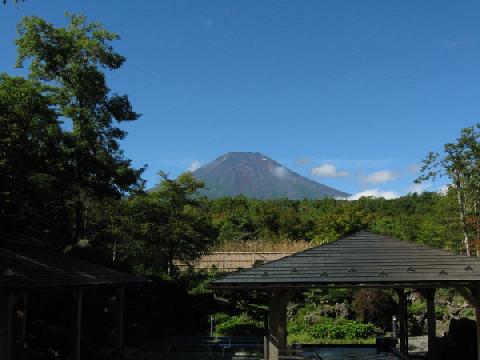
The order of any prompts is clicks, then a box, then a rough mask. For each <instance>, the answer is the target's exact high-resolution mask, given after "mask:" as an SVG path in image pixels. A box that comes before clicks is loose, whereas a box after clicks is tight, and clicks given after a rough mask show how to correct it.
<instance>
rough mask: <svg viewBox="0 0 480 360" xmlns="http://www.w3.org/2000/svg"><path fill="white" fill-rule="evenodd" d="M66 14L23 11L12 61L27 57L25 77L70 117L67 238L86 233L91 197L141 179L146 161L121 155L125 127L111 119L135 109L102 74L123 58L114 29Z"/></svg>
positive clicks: (127, 117) (128, 117)
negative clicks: (139, 165)
mask: <svg viewBox="0 0 480 360" xmlns="http://www.w3.org/2000/svg"><path fill="white" fill-rule="evenodd" d="M68 17H69V19H70V23H69V25H68V26H67V27H65V28H56V27H54V26H53V25H52V24H50V23H47V22H46V21H45V20H43V19H40V18H38V17H34V16H32V17H26V18H24V19H23V20H22V21H21V23H20V24H19V26H18V32H19V35H20V37H19V39H18V40H17V41H16V44H17V47H18V58H17V66H18V67H21V66H22V65H23V64H24V62H26V61H27V60H28V61H29V69H30V74H29V77H30V78H31V79H32V80H34V81H37V82H40V83H42V84H44V85H45V86H47V85H48V87H49V91H50V93H51V99H52V103H53V104H52V107H53V108H54V109H55V111H56V113H57V116H58V117H59V118H61V119H65V120H67V121H71V124H72V130H71V131H66V130H64V138H63V144H62V146H63V155H64V157H65V159H66V160H65V163H64V166H65V169H64V171H65V173H64V178H63V179H62V181H63V182H64V183H65V184H67V185H68V186H67V187H66V189H65V191H66V194H67V195H66V196H67V198H68V206H69V207H70V208H71V209H72V211H71V214H72V217H71V228H72V240H73V242H77V241H78V240H80V239H83V238H85V237H87V235H88V234H87V229H88V223H87V219H88V217H89V216H88V212H89V211H90V209H91V208H92V206H94V204H95V202H96V201H99V200H103V199H107V198H120V197H121V196H122V195H124V194H126V193H128V192H129V191H132V190H134V189H136V188H138V187H139V186H141V180H140V175H141V173H142V170H143V169H140V170H135V169H133V168H132V166H131V161H130V160H128V159H126V158H124V156H123V153H122V150H121V149H120V146H119V140H122V139H123V138H124V137H125V136H126V133H125V131H123V130H122V129H120V128H119V127H117V126H115V123H120V122H122V121H133V120H136V119H138V117H139V115H138V114H137V113H135V112H134V111H133V110H132V106H131V104H130V102H129V100H128V97H127V96H125V95H118V94H112V93H111V90H110V89H109V87H108V85H107V82H106V79H105V74H104V70H105V69H106V70H116V69H118V68H120V67H121V66H122V64H123V63H124V61H125V58H124V57H123V56H121V55H120V54H118V53H116V52H115V51H114V50H113V48H112V47H111V45H110V42H111V41H113V40H117V39H118V38H119V37H118V35H117V34H115V33H112V32H109V31H107V30H105V29H104V28H103V27H102V26H101V25H100V24H98V23H87V21H86V17H84V16H77V15H68ZM68 179H70V180H68Z"/></svg>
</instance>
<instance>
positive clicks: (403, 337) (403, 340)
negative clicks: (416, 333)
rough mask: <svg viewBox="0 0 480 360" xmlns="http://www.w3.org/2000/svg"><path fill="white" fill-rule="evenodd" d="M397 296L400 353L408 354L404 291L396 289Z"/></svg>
mask: <svg viewBox="0 0 480 360" xmlns="http://www.w3.org/2000/svg"><path fill="white" fill-rule="evenodd" d="M397 294H398V318H399V319H398V320H399V322H400V352H401V353H402V354H405V355H407V354H408V348H407V331H408V329H407V321H406V308H407V306H406V301H405V289H397Z"/></svg>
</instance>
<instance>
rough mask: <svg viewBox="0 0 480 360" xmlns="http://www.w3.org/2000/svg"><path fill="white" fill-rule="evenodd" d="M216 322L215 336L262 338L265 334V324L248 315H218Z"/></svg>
mask: <svg viewBox="0 0 480 360" xmlns="http://www.w3.org/2000/svg"><path fill="white" fill-rule="evenodd" d="M216 321H217V325H216V326H215V334H216V335H218V336H260V335H264V333H265V330H264V328H263V324H262V323H261V322H260V321H256V320H254V319H252V318H251V317H250V316H248V315H247V314H241V315H238V316H230V317H224V316H219V314H217V315H216Z"/></svg>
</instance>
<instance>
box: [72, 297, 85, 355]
mask: <svg viewBox="0 0 480 360" xmlns="http://www.w3.org/2000/svg"><path fill="white" fill-rule="evenodd" d="M73 297H74V299H73V304H72V333H71V335H70V336H71V349H70V358H71V359H72V360H80V359H81V346H82V301H83V290H76V291H74V292H73Z"/></svg>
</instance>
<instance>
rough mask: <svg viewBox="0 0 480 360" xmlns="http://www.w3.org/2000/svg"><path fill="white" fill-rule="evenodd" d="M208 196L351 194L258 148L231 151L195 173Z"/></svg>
mask: <svg viewBox="0 0 480 360" xmlns="http://www.w3.org/2000/svg"><path fill="white" fill-rule="evenodd" d="M192 174H193V175H194V176H195V178H197V179H198V180H202V181H204V182H205V185H206V187H207V189H208V190H205V191H203V192H202V194H204V195H206V196H207V197H209V198H219V197H224V196H236V195H240V194H243V195H245V196H247V197H249V198H256V199H276V198H288V199H304V198H306V199H321V198H326V197H346V196H349V194H347V193H345V192H342V191H339V190H336V189H334V188H331V187H328V186H326V185H323V184H320V183H318V182H316V181H313V180H310V179H307V178H306V177H304V176H301V175H299V174H297V173H296V172H293V171H292V170H289V169H288V168H286V167H285V166H283V165H281V164H279V163H278V162H276V161H275V160H272V159H270V158H269V157H268V156H266V155H263V154H261V153H258V152H230V153H226V154H224V155H222V156H219V157H218V158H217V159H215V160H214V161H212V162H210V163H208V164H207V165H205V166H202V167H200V168H199V169H197V170H195V171H194V172H193V173H192Z"/></svg>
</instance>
